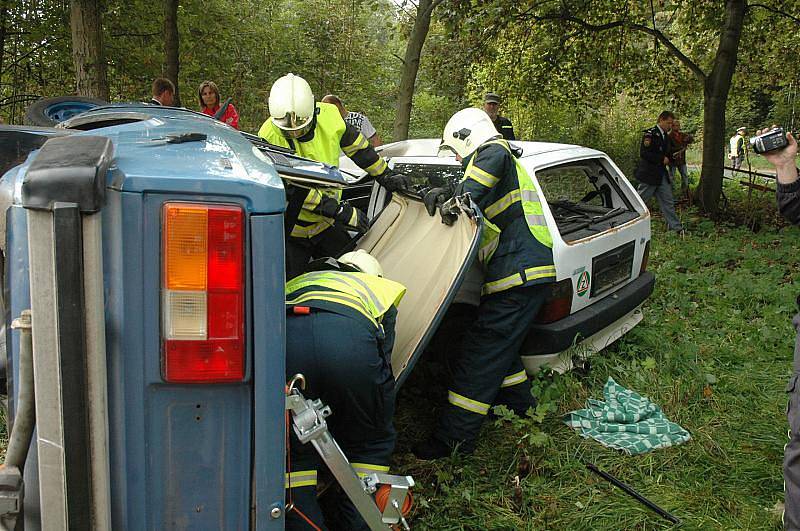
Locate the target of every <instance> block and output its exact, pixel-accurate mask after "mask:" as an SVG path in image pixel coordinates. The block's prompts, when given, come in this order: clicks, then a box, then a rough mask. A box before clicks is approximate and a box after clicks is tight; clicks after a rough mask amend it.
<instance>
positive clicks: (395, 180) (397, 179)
mask: <svg viewBox="0 0 800 531" xmlns="http://www.w3.org/2000/svg"><path fill="white" fill-rule="evenodd" d="M375 180H376V181H378V184H380V185H381V186H383V187H384V188H386V189H387V190H388V191H390V192H405V191H408V190H410V189H411V177H409V176H408V175H403V174H402V173H394V172H392V170H386V171H385V172H383V173H381V174H380V175H378V176H377V177H375Z"/></svg>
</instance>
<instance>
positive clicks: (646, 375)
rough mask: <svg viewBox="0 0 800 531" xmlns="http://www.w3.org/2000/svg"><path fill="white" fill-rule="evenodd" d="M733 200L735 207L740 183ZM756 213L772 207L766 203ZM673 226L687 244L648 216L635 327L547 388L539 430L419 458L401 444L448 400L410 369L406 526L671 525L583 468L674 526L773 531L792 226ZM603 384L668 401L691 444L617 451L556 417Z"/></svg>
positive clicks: (400, 458)
mask: <svg viewBox="0 0 800 531" xmlns="http://www.w3.org/2000/svg"><path fill="white" fill-rule="evenodd" d="M727 193H728V195H729V196H731V197H734V198H735V199H736V200H737V201H738V200H742V199H743V196H741V194H742V193H743V192H741V191H740V190H738V189H736V187H735V186H731V187H730V188H729V189H728V190H727ZM752 202H753V205H751V207H752V208H754V209H755V208H757V207H758V208H760V209H761V210H765V208H761V206H765V205H769V204H771V203H772V202H774V197H770V196H767V197H763V196H759V197H758V198H756V199H753V200H752ZM759 202H760V203H759ZM757 203H758V204H760V205H761V206H757ZM656 210H657V209H656ZM766 210H768V209H766ZM766 217H768V218H770V219H772V218H771V217H770V216H766ZM682 218H683V219H684V222H685V224H686V225H687V227H688V229H689V230H690V236H689V237H688V238H687V239H685V240H681V239H679V238H677V237H675V235H673V234H668V233H666V232H665V230H664V228H663V227H664V224H663V220H661V218H660V217H658V215H656V216H655V217H654V220H653V242H652V251H651V255H650V268H649V269H650V270H651V271H654V272H655V274H656V277H657V284H656V289H655V293H654V294H653V296H652V297H651V298H650V299H649V300H648V302H647V303H646V305H645V307H644V314H645V315H644V320H643V321H642V323H641V324H640V325H639V326H637V327H636V328H634V329H633V330H632V331H631V332H630V333H629V334H627V335H626V336H624V338H623V339H621V340H620V341H618V342H617V343H616V344H615V345H613V346H612V347H611V348H609V349H607V350H606V351H605V352H603V353H601V354H600V355H599V356H596V357H595V358H593V360H592V366H591V370H590V371H589V372H588V374H578V373H574V372H573V373H570V374H567V375H563V376H556V377H555V378H552V379H545V380H543V381H542V384H543V385H544V386H549V389H548V392H549V394H550V395H551V398H550V400H551V401H552V404H553V405H554V412H552V413H550V414H548V415H547V417H546V418H545V420H544V422H543V423H542V424H541V425H538V424H537V423H536V422H534V421H533V420H530V419H525V420H523V419H517V420H515V421H513V422H504V423H499V424H500V425H496V424H497V423H492V422H488V423H487V424H486V425H485V426H484V429H483V432H482V434H481V442H480V445H479V448H478V450H477V452H476V454H475V455H474V456H471V457H453V458H451V459H446V460H442V461H440V462H434V463H426V462H422V461H417V460H416V459H415V458H414V457H413V456H412V455H411V454H409V453H408V450H409V447H410V445H411V444H413V443H414V442H415V441H416V440H418V439H420V438H422V437H424V436H425V435H426V434H427V433H428V432H429V430H430V429H432V425H433V422H434V421H435V415H434V413H435V409H436V408H437V407H438V406H440V405H441V404H442V403H443V402H444V398H443V393H444V390H443V388H442V386H441V384H440V383H439V378H438V377H437V374H436V366H435V365H432V364H428V365H427V366H426V365H423V366H422V367H420V370H419V371H415V374H414V375H413V376H412V378H411V380H410V382H409V383H408V384H407V385H406V387H405V388H403V389H402V392H401V394H400V399H399V406H398V415H397V421H396V423H397V426H398V432H399V434H400V439H399V443H398V452H397V457H396V463H395V464H396V467H395V469H396V470H397V471H402V472H403V473H409V474H413V476H414V478H415V480H416V481H417V484H418V487H417V488H416V490H415V496H416V500H417V503H416V508H415V510H414V512H413V516H412V525H413V526H414V528H415V529H608V530H618V529H665V528H670V527H672V525H671V524H670V523H669V522H667V521H666V520H664V519H662V518H660V517H659V516H657V515H656V514H655V513H653V512H651V511H649V510H648V509H646V508H644V507H643V506H641V505H639V504H638V503H637V502H636V501H634V500H633V499H632V498H629V497H628V496H626V495H625V494H624V493H623V492H622V491H620V490H619V489H616V488H615V487H612V486H611V485H610V484H608V483H606V482H604V481H603V480H601V479H599V478H597V477H596V476H594V475H592V474H591V473H589V472H588V471H587V470H586V469H585V467H584V465H583V463H584V462H592V463H595V464H597V465H598V466H599V467H600V468H601V469H603V470H605V471H607V472H610V473H611V474H614V475H615V476H617V477H618V478H620V479H621V480H623V481H625V482H627V483H628V484H629V485H631V486H632V487H634V488H635V489H637V490H639V491H640V492H641V493H642V494H644V495H645V496H647V497H649V498H650V499H651V500H653V501H654V502H656V503H658V504H659V505H661V506H662V507H664V508H665V509H667V510H669V511H670V512H672V513H673V514H675V515H676V516H678V517H679V518H680V519H682V520H683V527H682V528H683V529H779V528H780V524H779V521H780V519H779V516H778V515H776V512H775V510H774V507H775V504H776V503H777V502H781V501H782V500H783V480H782V473H781V461H782V456H783V445H784V443H785V442H786V430H787V425H786V418H785V415H784V408H785V403H786V397H785V393H784V386H785V382H786V380H787V377H788V376H789V374H790V372H791V359H792V347H793V342H794V331H793V329H792V327H791V322H790V320H791V316H792V314H793V313H794V312H795V302H794V300H795V296H796V295H797V293H798V291H800V289H798V286H797V285H795V280H794V278H793V276H794V271H796V270H797V269H798V266H800V230H798V229H796V228H794V227H782V228H769V229H766V228H762V229H761V230H760V232H758V233H753V232H752V231H750V230H748V229H747V228H743V227H734V226H732V225H728V224H726V223H725V222H718V223H713V222H711V221H708V220H706V219H704V218H700V217H698V216H696V215H695V214H693V213H692V212H688V211H683V212H682ZM609 376H612V377H613V378H614V379H615V380H616V381H617V382H619V383H620V384H621V385H624V386H626V387H629V388H631V389H634V390H636V391H639V392H641V393H642V394H645V395H647V396H649V397H650V398H651V399H652V400H654V401H655V402H656V403H657V404H659V405H661V406H662V408H663V409H664V411H665V413H666V414H667V416H668V417H669V418H670V419H671V420H673V421H675V422H677V423H679V424H680V425H681V426H683V427H684V428H686V429H688V430H689V431H690V432H691V434H692V440H691V441H689V442H688V443H686V444H685V445H682V446H679V447H675V448H669V449H663V450H656V451H654V452H652V453H650V454H645V455H641V456H624V455H622V454H620V453H617V452H615V451H613V450H610V449H607V448H604V447H602V446H601V445H599V444H598V443H596V442H594V441H591V440H585V439H582V438H580V437H579V436H578V435H577V434H576V433H575V432H573V430H571V429H569V428H567V427H566V426H564V425H563V424H562V423H561V420H560V419H561V416H562V415H563V414H565V413H567V412H569V411H571V410H574V409H578V408H581V407H583V406H584V404H585V402H586V400H587V399H588V398H589V397H598V398H602V388H603V384H604V382H605V381H606V379H607V378H608V377H609ZM540 427H541V431H542V432H543V433H544V434H545V435H546V437H545V441H544V442H543V443H542V442H541V441H540V440H539V439H541V438H542V437H541V436H540V435H539V430H540ZM526 434H527V435H528V436H527V437H525V436H526ZM515 476H519V478H520V484H519V487H518V488H517V487H515V485H514V478H515Z"/></svg>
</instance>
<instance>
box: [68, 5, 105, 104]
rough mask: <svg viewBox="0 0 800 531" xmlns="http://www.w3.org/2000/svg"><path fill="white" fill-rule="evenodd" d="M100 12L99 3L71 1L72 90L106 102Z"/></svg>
mask: <svg viewBox="0 0 800 531" xmlns="http://www.w3.org/2000/svg"><path fill="white" fill-rule="evenodd" d="M100 8H101V6H100V0H72V2H71V12H70V25H71V27H72V62H73V64H74V65H75V89H76V92H77V93H78V95H80V96H91V97H94V98H101V99H104V100H108V74H107V69H106V58H105V53H104V52H103V25H102V13H101V10H100Z"/></svg>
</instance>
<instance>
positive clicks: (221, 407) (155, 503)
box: [0, 106, 285, 529]
mask: <svg viewBox="0 0 800 531" xmlns="http://www.w3.org/2000/svg"><path fill="white" fill-rule="evenodd" d="M133 107H135V108H140V107H142V106H138V107H137V106H133ZM151 109H153V108H152V107H149V106H148V111H150V110H151ZM156 111H157V114H158V116H157V117H153V118H150V119H147V120H143V121H137V122H131V123H124V124H120V125H114V126H111V127H104V128H102V129H95V130H91V131H85V132H84V131H81V132H74V133H72V134H80V135H84V134H87V135H100V136H105V137H108V138H110V139H111V140H112V141H113V143H114V149H115V159H114V162H113V164H112V166H111V169H110V170H109V172H108V176H107V188H106V204H105V207H104V208H103V210H102V221H103V267H104V284H105V285H104V288H105V316H106V355H107V368H108V400H109V404H108V409H109V446H110V463H111V489H112V492H111V499H112V522H113V526H114V528H115V529H212V528H213V529H249V528H251V523H253V524H255V528H257V529H282V527H283V517H282V511H281V516H280V517H279V518H273V517H272V516H271V515H270V511H271V510H272V509H273V508H276V507H277V508H282V507H283V498H284V491H283V477H284V458H283V455H284V452H283V445H284V434H285V432H284V426H285V424H284V396H283V388H284V385H285V378H284V373H285V368H284V349H285V315H284V312H285V310H284V307H283V292H284V249H283V241H284V231H283V216H282V212H283V210H284V205H285V193H284V189H283V184H282V181H281V179H280V177H279V176H278V173H277V171H276V168H275V167H274V165H273V164H272V163H271V162H270V161H269V159H268V158H267V157H266V156H264V155H263V153H261V152H260V151H259V150H258V149H256V148H254V146H253V145H252V144H251V143H250V142H249V141H248V140H247V139H246V138H245V137H244V136H242V135H241V134H239V133H238V132H237V131H235V130H233V129H231V128H229V127H227V126H225V125H224V124H221V123H219V122H215V121H213V120H210V119H209V118H208V117H206V116H197V115H195V113H190V112H186V111H178V110H174V109H172V110H170V109H156ZM90 112H95V111H90ZM87 114H88V113H87ZM187 132H198V133H202V134H205V135H206V139H205V140H202V141H192V142H185V143H180V144H166V143H164V142H163V140H153V139H154V138H167V137H169V136H171V135H180V134H184V133H187ZM35 156H36V152H35V151H34V152H32V153H31V154H30V156H29V157H28V160H27V162H26V163H24V164H22V165H21V166H18V167H17V168H15V169H13V170H11V171H9V172H8V173H7V174H6V175H5V176H4V177H3V179H2V181H0V189H2V188H5V190H6V192H8V193H10V194H12V196H13V197H14V205H13V206H11V207H10V208H9V209H8V210H7V211H6V220H7V221H6V223H7V225H6V231H7V238H6V275H5V278H6V285H5V293H6V295H7V298H6V301H7V304H6V306H7V308H6V312H7V315H6V322H7V323H8V322H9V321H10V318H13V317H15V316H17V315H19V313H20V312H21V310H23V309H25V308H29V307H30V290H29V282H28V275H29V272H28V248H27V218H26V211H25V210H24V209H23V208H22V207H21V206H19V187H20V185H21V182H22V179H24V176H25V172H26V169H27V167H28V165H29V163H30V161H31V160H33V158H35ZM165 201H192V202H213V203H229V204H238V205H241V207H242V208H243V209H244V211H245V219H246V230H245V259H246V263H247V265H246V276H245V285H246V286H245V289H246V303H245V314H246V328H245V330H246V346H247V349H246V352H247V358H246V371H245V378H244V380H243V381H242V382H237V383H229V384H208V385H202V384H194V385H187V384H181V385H177V384H170V383H167V382H165V381H163V379H162V376H161V338H160V328H161V327H160V300H161V299H160V296H161V286H160V283H161V208H162V205H163V203H164V202H165ZM8 340H9V341H8V345H9V349H8V351H9V358H10V359H11V363H12V364H11V367H13V369H12V370H10V371H9V373H10V382H9V383H10V388H9V394H10V395H11V396H16V394H17V393H18V389H17V388H16V386H15V383H14V382H15V380H14V377H13V375H14V374H17V371H18V356H19V340H18V332H11V333H9V334H8ZM11 409H12V412H13V410H14V409H15V408H14V402H13V400H12V404H11ZM35 448H36V444H35V443H34V444H33V445H32V450H33V451H32V452H31V454H30V457H29V461H28V466H27V467H26V475H31V474H33V475H34V476H35V473H36V472H35V471H36V452H35ZM32 479H33V478H32ZM36 497H37V491H36V490H34V489H30V490H28V489H26V499H25V504H26V511H30V514H29V515H27V516H28V518H27V520H28V523H29V528H34V527H35V525H30V524H31V523H33V521H34V520H35V514H36V513H37V510H36V507H37V505H38V499H36Z"/></svg>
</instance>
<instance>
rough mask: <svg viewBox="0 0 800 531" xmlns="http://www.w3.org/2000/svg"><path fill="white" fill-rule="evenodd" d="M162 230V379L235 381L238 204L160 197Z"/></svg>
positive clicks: (239, 317) (239, 353)
mask: <svg viewBox="0 0 800 531" xmlns="http://www.w3.org/2000/svg"><path fill="white" fill-rule="evenodd" d="M161 234H162V236H161V238H162V249H163V256H162V260H163V263H164V267H163V270H162V280H161V288H162V303H161V322H162V331H161V337H162V343H163V347H162V367H163V373H164V379H165V380H166V381H168V382H182V383H214V382H234V381H240V380H242V379H243V378H244V360H245V346H244V281H243V277H244V213H243V211H242V209H241V207H238V206H232V205H210V204H193V203H165V204H164V207H163V218H162V233H161Z"/></svg>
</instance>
